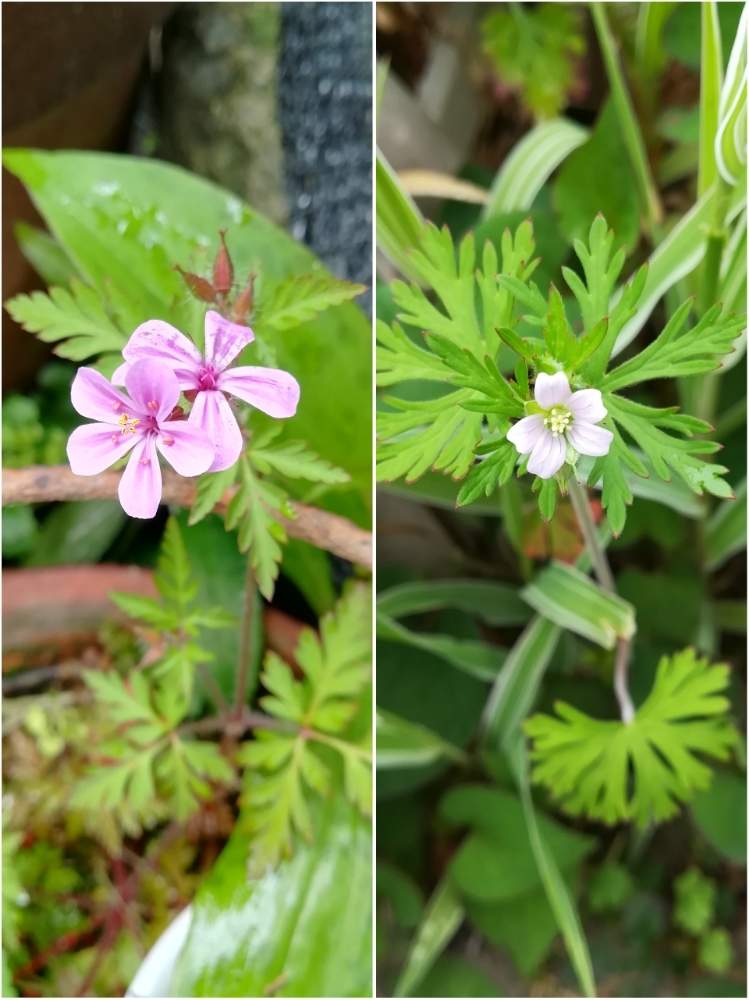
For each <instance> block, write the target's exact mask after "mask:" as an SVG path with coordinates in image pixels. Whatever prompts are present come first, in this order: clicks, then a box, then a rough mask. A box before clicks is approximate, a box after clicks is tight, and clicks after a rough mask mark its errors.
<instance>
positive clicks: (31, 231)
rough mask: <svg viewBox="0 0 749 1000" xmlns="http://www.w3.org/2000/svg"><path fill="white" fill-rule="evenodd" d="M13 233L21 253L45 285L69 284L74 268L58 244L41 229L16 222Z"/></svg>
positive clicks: (74, 274) (73, 275)
mask: <svg viewBox="0 0 749 1000" xmlns="http://www.w3.org/2000/svg"><path fill="white" fill-rule="evenodd" d="M13 235H14V236H15V238H16V240H17V241H18V246H19V247H20V248H21V253H22V254H23V255H24V257H25V258H26V260H27V261H28V262H29V264H31V266H32V267H33V268H34V270H35V271H36V273H37V274H38V275H39V277H40V278H41V279H42V280H43V281H44V282H45V283H46V284H47V285H62V286H66V285H69V284H70V282H71V280H72V279H73V278H75V277H76V270H75V268H74V267H73V265H72V264H71V262H70V259H69V258H68V256H67V255H66V253H65V251H64V250H63V249H62V247H61V246H60V244H59V243H58V242H57V241H56V240H54V239H53V238H52V237H51V236H50V235H49V233H45V232H44V230H43V229H37V228H36V227H35V226H30V225H29V224H28V223H27V222H17V223H16V225H15V226H14V228H13Z"/></svg>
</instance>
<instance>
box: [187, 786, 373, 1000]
mask: <svg viewBox="0 0 749 1000" xmlns="http://www.w3.org/2000/svg"><path fill="white" fill-rule="evenodd" d="M314 826H315V839H314V841H313V842H311V843H309V844H302V845H300V846H299V847H298V849H297V850H296V851H295V853H294V856H293V857H292V858H291V859H290V860H288V861H283V862H281V863H280V864H279V865H278V867H277V868H276V869H275V870H274V871H272V872H268V873H267V874H265V875H262V876H260V877H253V878H249V879H248V877H247V841H248V833H249V831H248V828H247V825H246V823H245V821H244V818H243V817H240V820H239V823H238V826H237V828H236V829H235V832H234V834H233V835H232V838H231V840H230V841H229V844H228V845H227V847H226V848H225V849H224V852H223V853H222V855H221V857H220V858H219V860H218V862H217V864H216V865H215V867H214V868H213V870H212V871H211V872H210V873H209V875H208V876H207V878H205V880H204V881H203V883H202V885H201V887H200V890H199V892H198V895H197V898H196V899H195V901H194V903H193V914H192V920H191V923H190V932H189V935H188V938H187V940H186V942H185V944H184V946H183V948H182V951H181V952H180V954H179V956H178V958H177V961H176V963H175V966H174V972H173V978H172V983H171V987H170V993H172V994H174V995H175V996H192V997H216V996H230V995H234V996H248V997H250V996H267V995H271V994H272V995H274V996H281V997H298V996H315V997H337V996H339V995H343V996H349V997H368V996H371V993H372V982H371V978H372V974H371V952H372V949H371V919H372V917H371V901H372V889H371V884H372V865H371V857H372V841H371V833H370V829H369V823H368V822H367V821H366V820H364V819H362V818H361V816H360V815H359V814H358V813H357V811H356V810H354V809H353V808H352V807H351V806H350V805H349V804H348V803H347V802H346V799H345V798H344V797H343V796H342V795H340V794H338V795H333V796H331V798H330V799H329V800H328V801H327V802H326V803H324V804H322V805H321V806H320V807H319V808H315V810H314ZM258 929H260V931H261V932H260V933H259V931H258Z"/></svg>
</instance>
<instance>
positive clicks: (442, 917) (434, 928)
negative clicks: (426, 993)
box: [393, 877, 464, 997]
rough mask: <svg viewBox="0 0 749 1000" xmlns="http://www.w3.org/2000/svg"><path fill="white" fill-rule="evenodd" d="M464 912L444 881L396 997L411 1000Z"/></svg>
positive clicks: (419, 931) (416, 939) (421, 928)
mask: <svg viewBox="0 0 749 1000" xmlns="http://www.w3.org/2000/svg"><path fill="white" fill-rule="evenodd" d="M463 917H464V910H463V906H462V904H461V902H460V900H459V899H458V896H457V894H456V893H455V890H454V889H453V888H452V885H451V884H450V880H449V879H448V878H446V877H443V879H442V881H441V882H440V883H439V884H438V885H437V887H436V889H435V890H434V892H433V893H432V895H431V897H430V899H429V902H428V903H427V905H426V909H425V911H424V916H423V918H422V921H421V923H420V924H419V927H418V929H417V931H416V934H415V935H414V938H413V940H412V941H411V945H410V947H409V950H408V955H407V957H406V962H405V965H404V967H403V969H402V970H401V973H400V976H399V977H398V982H397V983H396V985H395V989H394V991H393V996H396V997H407V996H411V995H412V994H413V992H414V990H415V989H416V987H417V986H418V985H419V983H420V982H421V981H422V980H423V979H424V977H425V976H426V975H427V973H428V972H429V970H430V969H431V968H432V966H433V964H434V963H435V961H436V960H437V958H438V957H439V956H440V955H441V953H442V952H443V950H444V949H445V948H446V947H447V945H448V944H449V943H450V941H451V939H452V937H453V936H454V934H455V932H456V931H457V929H458V927H459V926H460V925H461V923H462V922H463Z"/></svg>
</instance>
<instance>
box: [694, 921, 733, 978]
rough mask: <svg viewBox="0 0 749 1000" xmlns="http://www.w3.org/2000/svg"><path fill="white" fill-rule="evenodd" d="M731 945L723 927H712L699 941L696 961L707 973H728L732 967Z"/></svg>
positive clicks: (728, 934)
mask: <svg viewBox="0 0 749 1000" xmlns="http://www.w3.org/2000/svg"><path fill="white" fill-rule="evenodd" d="M733 959H734V955H733V943H732V941H731V935H730V933H729V932H728V931H727V930H726V929H725V927H713V928H712V929H711V930H709V931H708V932H707V934H705V935H704V936H703V938H702V939H701V941H700V946H699V952H698V961H699V963H700V966H701V967H702V968H703V969H705V970H706V971H707V972H715V973H724V972H728V971H729V969H730V968H731V966H732V965H733Z"/></svg>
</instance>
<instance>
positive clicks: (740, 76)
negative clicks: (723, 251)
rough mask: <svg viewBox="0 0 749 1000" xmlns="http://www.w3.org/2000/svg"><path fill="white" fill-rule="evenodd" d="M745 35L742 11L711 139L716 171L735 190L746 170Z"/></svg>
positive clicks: (743, 13)
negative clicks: (713, 146) (714, 135)
mask: <svg viewBox="0 0 749 1000" xmlns="http://www.w3.org/2000/svg"><path fill="white" fill-rule="evenodd" d="M746 35H747V13H746V9H743V10H742V14H741V20H740V21H739V26H738V29H737V31H736V37H735V39H734V42H733V47H732V48H731V55H730V56H729V58H728V66H727V67H726V78H725V81H724V83H723V87H722V88H721V92H720V102H719V107H718V130H717V135H716V137H715V159H716V164H717V167H718V172H719V173H720V175H721V178H722V179H723V180H724V181H726V182H727V183H728V184H730V185H733V186H737V187H739V188H740V187H741V178H742V176H743V174H744V173H745V169H746V138H747V136H746V114H747V112H746V99H747V82H746V60H747V40H746Z"/></svg>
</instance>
